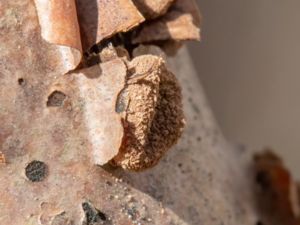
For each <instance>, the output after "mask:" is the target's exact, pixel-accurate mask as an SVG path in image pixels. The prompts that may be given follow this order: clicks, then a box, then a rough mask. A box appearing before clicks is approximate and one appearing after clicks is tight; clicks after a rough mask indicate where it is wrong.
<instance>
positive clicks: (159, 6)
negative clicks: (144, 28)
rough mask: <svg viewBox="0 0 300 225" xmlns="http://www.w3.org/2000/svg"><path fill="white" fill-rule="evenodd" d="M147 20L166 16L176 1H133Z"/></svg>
mask: <svg viewBox="0 0 300 225" xmlns="http://www.w3.org/2000/svg"><path fill="white" fill-rule="evenodd" d="M133 2H134V4H135V5H136V6H137V8H138V9H139V11H140V12H141V13H142V14H143V16H144V17H145V18H146V19H154V18H156V17H158V16H161V15H163V14H165V13H166V12H167V10H168V8H169V7H170V5H171V4H172V3H173V2H174V0H156V1H153V0H133Z"/></svg>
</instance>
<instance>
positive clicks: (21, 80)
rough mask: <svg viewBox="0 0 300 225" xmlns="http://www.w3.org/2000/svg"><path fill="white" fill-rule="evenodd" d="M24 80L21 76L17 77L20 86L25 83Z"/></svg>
mask: <svg viewBox="0 0 300 225" xmlns="http://www.w3.org/2000/svg"><path fill="white" fill-rule="evenodd" d="M25 83H26V82H25V80H24V79H23V78H19V79H18V84H19V85H20V86H24V85H25Z"/></svg>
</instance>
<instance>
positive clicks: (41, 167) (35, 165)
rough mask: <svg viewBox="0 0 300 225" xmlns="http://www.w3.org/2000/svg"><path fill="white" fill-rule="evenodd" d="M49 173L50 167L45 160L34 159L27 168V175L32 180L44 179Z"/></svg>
mask: <svg viewBox="0 0 300 225" xmlns="http://www.w3.org/2000/svg"><path fill="white" fill-rule="evenodd" d="M47 173H48V167H47V165H46V164H45V163H44V162H41V161H37V160H34V161H32V162H30V163H29V164H28V165H27V166H26V168H25V175H26V177H27V178H28V179H29V180H30V181H32V182H40V181H43V180H44V179H45V178H46V176H47Z"/></svg>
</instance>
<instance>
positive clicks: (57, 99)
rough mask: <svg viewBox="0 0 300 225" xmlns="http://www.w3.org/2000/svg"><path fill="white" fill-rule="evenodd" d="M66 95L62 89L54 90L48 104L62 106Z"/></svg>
mask: <svg viewBox="0 0 300 225" xmlns="http://www.w3.org/2000/svg"><path fill="white" fill-rule="evenodd" d="M66 97H67V96H66V95H65V94H64V93H62V92H61V91H53V92H52V93H51V94H50V95H49V97H48V101H47V106H48V107H59V106H62V104H63V102H64V100H65V99H66Z"/></svg>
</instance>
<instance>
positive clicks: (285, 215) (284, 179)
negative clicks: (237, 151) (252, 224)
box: [254, 150, 300, 225]
mask: <svg viewBox="0 0 300 225" xmlns="http://www.w3.org/2000/svg"><path fill="white" fill-rule="evenodd" d="M254 159H255V168H256V182H257V183H258V185H259V186H260V191H261V198H260V204H262V205H263V206H264V208H263V209H262V210H266V211H268V213H271V214H270V215H272V216H271V218H272V217H273V220H274V221H273V222H274V223H275V224H287V225H297V224H300V217H299V216H300V204H299V195H298V194H299V193H298V190H297V183H296V182H295V181H294V180H293V178H292V176H291V175H290V172H289V171H288V170H287V169H286V168H285V166H284V164H283V162H282V160H281V158H280V157H278V156H277V155H276V154H274V153H273V152H272V151H270V150H266V151H265V152H263V153H261V154H256V155H255V157H254ZM268 213H267V214H268ZM274 215H276V216H275V217H274Z"/></svg>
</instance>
